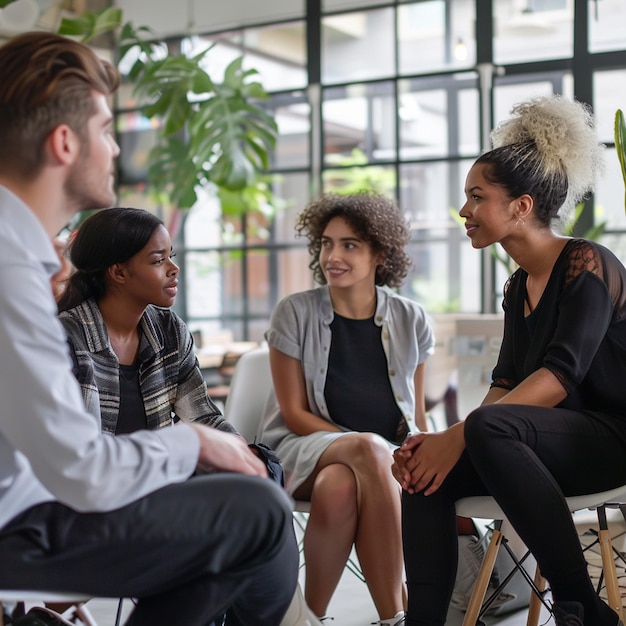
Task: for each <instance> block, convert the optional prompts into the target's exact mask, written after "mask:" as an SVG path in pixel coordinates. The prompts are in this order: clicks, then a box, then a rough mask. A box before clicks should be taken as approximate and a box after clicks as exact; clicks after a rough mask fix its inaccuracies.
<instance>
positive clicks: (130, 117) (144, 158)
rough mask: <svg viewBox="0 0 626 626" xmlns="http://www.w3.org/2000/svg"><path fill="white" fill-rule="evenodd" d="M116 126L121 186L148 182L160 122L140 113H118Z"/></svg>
mask: <svg viewBox="0 0 626 626" xmlns="http://www.w3.org/2000/svg"><path fill="white" fill-rule="evenodd" d="M115 126H116V131H117V135H116V140H117V142H118V144H119V146H120V155H119V157H118V158H117V168H118V176H119V183H120V185H134V184H136V183H143V182H146V180H147V178H148V154H149V152H150V150H151V149H152V147H153V146H154V145H155V144H156V142H157V138H158V136H159V120H158V119H157V118H154V117H153V118H152V119H149V118H147V117H145V116H144V115H142V114H141V113H140V112H139V111H133V112H130V113H118V114H117V116H116V119H115Z"/></svg>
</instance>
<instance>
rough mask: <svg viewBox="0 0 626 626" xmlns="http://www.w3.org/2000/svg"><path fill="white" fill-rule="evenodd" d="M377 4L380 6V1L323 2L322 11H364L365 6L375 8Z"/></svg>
mask: <svg viewBox="0 0 626 626" xmlns="http://www.w3.org/2000/svg"><path fill="white" fill-rule="evenodd" d="M377 4H380V0H322V11H323V12H324V13H331V12H333V11H346V10H350V9H362V8H363V7H364V6H365V7H367V6H373V5H374V6H375V5H377Z"/></svg>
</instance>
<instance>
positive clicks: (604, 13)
mask: <svg viewBox="0 0 626 626" xmlns="http://www.w3.org/2000/svg"><path fill="white" fill-rule="evenodd" d="M587 7H588V8H587V11H588V14H589V51H590V52H606V51H608V50H624V49H625V48H626V29H625V28H624V24H626V2H624V0H602V2H599V0H589V2H588V5H587Z"/></svg>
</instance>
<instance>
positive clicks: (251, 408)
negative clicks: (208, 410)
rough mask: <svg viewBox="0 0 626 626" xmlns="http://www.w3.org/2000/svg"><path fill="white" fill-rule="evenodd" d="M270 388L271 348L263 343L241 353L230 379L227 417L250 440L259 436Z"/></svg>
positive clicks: (225, 410) (226, 409) (225, 415)
mask: <svg viewBox="0 0 626 626" xmlns="http://www.w3.org/2000/svg"><path fill="white" fill-rule="evenodd" d="M271 389H272V372H271V370H270V359H269V349H268V347H267V346H261V347H260V348H255V349H254V350H250V351H249V352H245V353H244V354H242V355H241V357H240V358H239V360H238V361H237V365H236V366H235V372H234V373H233V378H232V380H231V382H230V391H229V392H228V398H227V399H226V405H225V407H224V417H225V418H226V419H227V420H228V421H229V422H230V423H231V424H232V425H233V426H234V427H235V428H236V429H237V430H238V431H239V433H241V435H242V436H243V437H245V438H246V440H247V441H248V442H253V441H254V438H255V437H256V434H257V431H258V428H259V424H260V422H261V418H262V417H263V409H264V408H265V403H266V402H267V398H268V397H269V395H270V391H271Z"/></svg>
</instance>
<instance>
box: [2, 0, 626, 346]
mask: <svg viewBox="0 0 626 626" xmlns="http://www.w3.org/2000/svg"><path fill="white" fill-rule="evenodd" d="M30 1H31V2H34V1H35V0H30ZM46 1H47V0H37V3H38V4H39V6H40V8H44V7H43V5H44V4H46ZM52 3H53V2H52V0H48V1H47V4H52ZM70 4H74V5H81V4H82V5H84V6H85V7H87V8H92V5H96V6H97V7H98V6H104V5H108V4H111V3H108V2H94V3H92V2H74V3H70ZM112 4H113V5H114V6H117V7H119V8H121V9H122V10H123V15H124V20H125V21H127V20H130V21H132V22H133V23H134V24H135V25H137V26H138V25H146V26H148V27H150V28H151V29H152V30H153V31H154V32H155V34H156V35H157V36H158V37H159V38H162V40H163V42H164V45H166V46H167V47H168V48H170V49H172V50H176V51H178V50H181V51H185V52H188V53H190V54H193V53H197V52H199V51H200V50H202V49H204V48H206V47H207V46H208V45H211V44H214V47H213V48H212V49H211V51H210V52H209V53H208V54H207V56H206V63H207V70H208V71H209V73H210V74H211V76H213V77H214V78H215V79H216V80H220V75H221V74H222V73H223V70H224V68H225V67H226V65H227V64H228V62H230V61H231V60H232V59H234V58H235V57H238V56H241V55H243V57H244V66H245V67H247V68H255V69H256V70H257V71H258V72H259V74H258V79H259V80H260V82H261V83H262V84H263V86H264V88H265V89H266V90H267V91H268V92H269V94H270V98H269V100H268V101H267V102H266V103H265V104H264V106H265V107H266V109H267V111H268V112H269V113H270V114H271V115H272V116H274V117H275V119H276V122H277V124H278V133H279V134H278V141H277V146H276V149H275V151H274V154H273V157H272V162H271V169H270V171H269V172H268V174H270V175H271V177H272V178H271V180H272V183H271V184H272V189H273V192H274V194H275V196H276V198H277V199H278V200H279V202H278V203H277V206H274V207H273V206H269V205H268V206H266V207H265V210H261V211H248V212H245V213H244V214H242V215H238V216H226V215H222V211H221V209H220V206H219V203H218V201H217V200H216V196H215V194H214V192H213V190H212V189H211V188H210V187H207V188H206V189H203V190H201V192H200V200H199V201H198V203H197V204H196V205H195V206H194V207H193V208H192V209H191V210H189V211H187V212H184V213H182V212H178V211H172V210H171V209H169V208H167V207H163V206H160V205H159V204H158V202H157V201H155V199H154V198H153V197H152V196H151V194H149V193H148V192H147V190H146V185H145V182H146V169H145V163H146V156H147V152H148V150H149V149H150V147H151V145H153V142H154V138H155V133H156V132H157V130H156V129H157V128H158V124H159V121H158V120H157V119H147V118H146V117H144V116H143V115H142V114H141V111H140V108H139V107H140V106H141V104H142V103H141V102H137V101H136V99H135V98H134V96H133V93H132V86H131V85H130V84H129V82H128V80H126V81H125V83H124V85H123V86H122V88H121V89H120V91H119V93H118V95H117V98H116V101H115V113H116V119H117V132H118V139H119V143H120V145H121V149H122V152H121V156H120V159H119V164H118V167H119V171H118V174H119V176H118V183H119V195H118V202H119V204H120V205H122V206H139V207H144V208H148V209H150V210H152V211H155V212H156V213H157V214H159V215H160V216H161V217H162V218H163V219H164V221H165V222H166V224H167V225H168V227H169V228H170V230H171V231H172V234H173V235H174V240H175V247H176V251H177V258H176V261H177V262H178V263H179V264H180V266H181V276H182V280H181V281H180V283H181V287H182V288H181V289H180V290H179V296H178V298H177V303H176V306H175V308H176V310H177V311H178V312H179V314H181V316H182V317H183V318H184V319H185V320H186V321H187V322H188V324H189V326H190V328H191V330H196V331H198V336H199V335H200V333H201V334H202V336H203V337H205V338H210V337H212V336H224V335H225V336H227V337H229V338H231V339H233V340H235V341H260V340H261V339H262V337H263V332H264V331H265V330H266V328H267V326H268V323H269V317H270V314H271V311H272V309H273V307H274V305H275V304H276V302H277V301H278V300H279V299H280V298H281V297H282V296H284V295H286V294H288V293H292V292H294V291H300V290H303V289H307V288H309V287H312V286H313V280H312V276H311V272H310V270H309V269H308V262H309V257H308V252H307V250H306V242H305V241H303V240H301V239H297V238H296V237H295V232H294V223H295V218H296V216H297V214H298V212H299V211H300V210H301V209H302V208H303V207H304V206H305V204H306V203H307V202H309V201H310V200H311V199H312V198H315V197H317V196H318V195H319V194H320V193H322V192H327V191H344V192H345V191H347V190H350V189H358V188H366V189H375V190H377V191H380V192H382V193H386V194H389V195H390V196H393V197H395V198H396V199H397V201H398V203H399V205H400V207H401V209H402V211H403V212H404V214H405V215H406V218H407V220H409V222H410V224H411V243H410V254H411V256H412V258H413V260H414V265H413V268H412V270H411V272H410V274H409V276H408V277H407V280H406V282H405V284H404V285H403V286H402V287H401V289H400V291H401V293H403V294H404V295H406V296H408V297H410V298H412V299H415V300H417V301H419V302H420V303H422V304H423V305H424V306H425V308H426V309H427V310H428V311H429V312H431V313H433V314H437V313H446V312H451V313H470V314H471V313H496V312H498V311H500V304H501V293H502V286H503V284H504V281H505V279H506V276H507V275H508V273H509V270H510V268H509V267H508V266H507V264H506V263H505V262H504V261H505V260H499V259H498V258H496V255H495V254H494V252H498V253H499V254H502V251H501V250H498V249H497V247H496V249H495V250H491V249H489V250H484V251H477V250H474V249H473V248H472V247H471V245H470V242H469V239H468V238H467V237H466V236H465V230H464V228H463V227H462V223H461V222H460V221H459V220H458V218H457V217H456V215H457V212H458V210H459V208H460V207H461V205H462V203H463V202H464V194H463V186H464V180H465V176H466V174H467V171H468V170H469V168H470V166H471V164H472V162H473V160H474V159H475V158H476V157H477V156H478V155H479V154H480V153H481V152H482V151H483V150H484V149H486V148H488V146H489V131H490V130H491V128H492V127H493V126H494V125H495V124H497V122H498V121H500V120H502V119H504V118H506V117H507V116H508V114H509V111H510V109H511V106H512V105H513V104H514V103H516V102H519V101H521V100H524V99H527V98H529V97H531V96H535V95H547V94H550V93H560V94H563V95H565V96H568V97H574V98H577V99H578V100H581V101H583V102H587V103H589V105H590V106H591V107H592V109H593V112H594V115H595V118H596V125H597V129H598V134H599V139H600V141H602V142H603V143H605V144H606V145H607V151H606V171H605V172H604V173H603V175H602V177H601V179H600V180H599V181H598V184H597V191H596V194H595V195H594V196H593V197H592V198H590V199H589V201H588V202H587V203H586V204H585V208H584V211H583V213H582V215H581V217H580V218H579V220H578V222H577V223H576V226H575V230H574V232H575V233H576V234H580V235H582V234H584V233H586V232H588V230H589V228H591V227H592V226H593V225H594V224H595V225H597V224H599V223H604V231H603V234H602V235H601V237H600V241H602V242H603V243H605V244H606V245H607V246H609V247H610V248H611V249H612V250H613V251H614V252H615V253H616V254H617V255H618V256H619V257H620V258H621V259H622V260H624V261H626V237H625V236H624V234H625V231H626V217H625V206H624V183H623V181H622V178H621V173H620V170H619V163H618V159H617V155H616V154H615V149H614V139H613V137H614V136H613V122H614V115H615V111H616V110H617V109H618V108H622V109H626V27H625V25H626V2H624V0H412V1H401V0H393V1H392V0H262V1H256V2H253V1H252V0H229V1H228V2H223V1H219V2H218V1H215V0H210V1H209V0H181V1H179V2H171V0H150V1H148V0H118V1H117V2H113V3H112ZM0 35H4V36H6V35H7V33H6V24H4V25H3V23H2V15H0ZM113 54H114V53H113ZM122 69H123V68H122Z"/></svg>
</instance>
